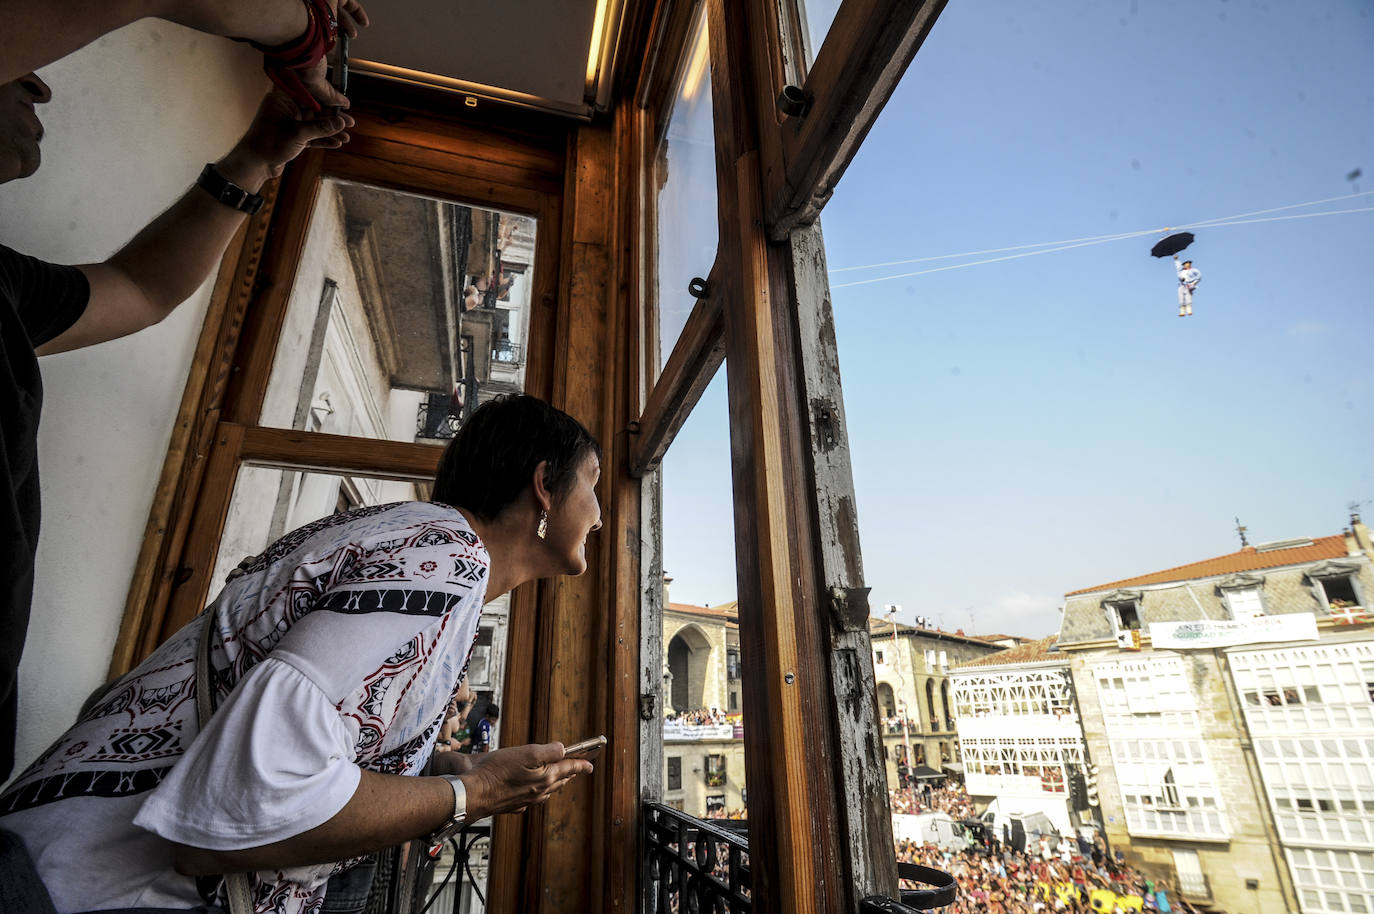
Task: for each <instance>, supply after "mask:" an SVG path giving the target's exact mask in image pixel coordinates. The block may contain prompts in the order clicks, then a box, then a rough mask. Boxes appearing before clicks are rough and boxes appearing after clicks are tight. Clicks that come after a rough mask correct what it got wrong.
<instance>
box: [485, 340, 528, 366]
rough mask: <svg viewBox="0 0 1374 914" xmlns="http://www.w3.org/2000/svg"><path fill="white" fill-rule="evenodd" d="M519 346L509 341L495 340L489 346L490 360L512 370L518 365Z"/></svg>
mask: <svg viewBox="0 0 1374 914" xmlns="http://www.w3.org/2000/svg"><path fill="white" fill-rule="evenodd" d="M520 355H521V352H520V344H519V343H512V342H511V341H510V340H496V341H495V342H493V343H492V344H491V360H492V361H493V362H498V363H500V364H502V365H509V366H511V367H512V368H513V367H516V366H518V365H519V364H520Z"/></svg>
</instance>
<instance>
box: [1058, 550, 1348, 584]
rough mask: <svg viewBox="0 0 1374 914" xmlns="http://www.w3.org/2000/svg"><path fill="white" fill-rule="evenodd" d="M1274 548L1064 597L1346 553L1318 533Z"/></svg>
mask: <svg viewBox="0 0 1374 914" xmlns="http://www.w3.org/2000/svg"><path fill="white" fill-rule="evenodd" d="M1275 547H1276V548H1269V547H1265V546H1261V547H1258V548H1257V547H1255V546H1246V547H1245V548H1244V549H1242V550H1240V551H1239V552H1230V553H1227V554H1226V555H1219V556H1217V557H1216V558H1210V559H1203V560H1202V561H1200V562H1191V563H1189V564H1187V565H1179V566H1177V567H1174V568H1166V569H1164V570H1163V571H1155V572H1151V573H1150V574H1142V575H1139V576H1137V577H1134V578H1123V579H1122V580H1120V581H1112V582H1110V583H1107V584H1099V585H1097V586H1096V587H1085V588H1083V589H1082V590H1071V591H1069V592H1068V593H1067V594H1065V596H1070V597H1072V596H1077V595H1078V594H1084V593H1093V592H1094V591H1099V590H1115V589H1116V588H1118V587H1134V586H1137V585H1141V584H1164V583H1167V582H1169V581H1189V580H1193V579H1195V578H1212V577H1217V576H1218V575H1223V574H1235V573H1236V572H1239V571H1255V570H1257V569H1260V568H1278V567H1281V566H1283V565H1301V564H1304V563H1306V562H1320V561H1321V560H1323V559H1336V558H1343V557H1345V556H1346V555H1347V550H1346V545H1345V537H1344V536H1322V537H1318V538H1317V539H1314V540H1296V541H1294V544H1293V545H1286V544H1275Z"/></svg>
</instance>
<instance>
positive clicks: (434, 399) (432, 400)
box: [415, 393, 463, 441]
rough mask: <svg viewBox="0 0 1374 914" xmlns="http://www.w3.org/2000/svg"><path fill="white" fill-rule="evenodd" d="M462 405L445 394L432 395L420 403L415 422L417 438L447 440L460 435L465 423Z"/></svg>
mask: <svg viewBox="0 0 1374 914" xmlns="http://www.w3.org/2000/svg"><path fill="white" fill-rule="evenodd" d="M462 409H463V407H462V405H461V404H458V403H455V402H454V401H453V398H452V397H450V396H449V395H448V394H444V393H430V394H428V395H426V397H425V399H423V400H421V401H420V409H419V415H418V416H417V417H416V421H415V437H416V438H428V439H431V440H440V441H443V440H447V439H449V438H452V437H453V436H454V435H456V434H458V428H459V426H460V425H462V423H463V419H462Z"/></svg>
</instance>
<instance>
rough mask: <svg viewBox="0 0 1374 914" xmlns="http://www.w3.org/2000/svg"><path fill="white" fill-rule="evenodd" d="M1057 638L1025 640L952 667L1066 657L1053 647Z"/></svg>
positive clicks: (995, 664)
mask: <svg viewBox="0 0 1374 914" xmlns="http://www.w3.org/2000/svg"><path fill="white" fill-rule="evenodd" d="M1058 640H1059V636H1058V635H1049V636H1047V637H1044V638H1041V639H1039V640H1038V641H1027V642H1026V643H1025V644H1018V645H1016V647H1009V648H1007V649H1006V650H1002V651H998V652H997V653H995V654H988V655H987V656H986V657H979V658H978V659H976V660H968V661H965V662H964V663H961V664H959V665H958V666H956V667H954V669H956V670H966V669H968V668H969V667H978V666H1001V665H1002V664H1004V663H1035V662H1037V661H1040V660H1054V659H1057V657H1056V655H1059V656H1065V657H1066V656H1067V655H1065V654H1061V652H1060V651H1059V650H1057V649H1056V647H1055V642H1056V641H1058Z"/></svg>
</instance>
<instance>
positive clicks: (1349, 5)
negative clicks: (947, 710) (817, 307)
mask: <svg viewBox="0 0 1374 914" xmlns="http://www.w3.org/2000/svg"><path fill="white" fill-rule="evenodd" d="M1355 168H1362V169H1363V170H1364V172H1365V175H1364V176H1363V177H1362V178H1360V179H1358V180H1357V181H1356V182H1355V183H1354V184H1352V182H1350V181H1348V180H1347V178H1346V176H1347V174H1348V173H1349V172H1351V171H1352V170H1353V169H1355ZM1356 185H1358V189H1359V190H1361V191H1368V190H1374V4H1370V3H1367V2H1358V0H1346V2H1313V3H1304V4H1296V3H1258V2H1242V0H1231V2H1222V0H1196V2H1188V3H1184V2H1154V3H1126V2H1121V3H1106V2H1102V3H1087V2H1034V0H1026V2H1017V3H1011V2H988V0H952V2H951V3H950V4H949V6H948V7H947V8H946V10H945V12H944V13H943V14H942V15H941V17H940V20H939V21H938V22H937V23H936V25H935V27H934V29H933V31H932V33H931V35H930V37H929V38H928V39H927V41H926V43H925V45H924V47H923V48H922V49H921V51H920V53H919V54H918V55H917V57H916V60H915V62H914V63H913V64H912V66H911V68H910V69H909V70H908V71H907V74H906V76H905V78H904V80H903V82H902V85H901V86H900V87H899V89H898V91H897V92H896V94H895V95H894V97H893V98H892V100H891V101H890V102H889V104H888V106H887V108H886V110H885V111H884V113H883V115H882V117H881V118H880V120H879V122H878V124H877V125H876V126H875V127H874V129H873V131H872V132H871V133H870V134H869V136H868V139H867V141H866V142H865V144H864V147H863V149H862V150H861V152H860V153H859V155H858V157H857V158H856V159H855V161H854V163H853V164H852V165H851V166H850V169H849V171H848V173H847V174H846V176H845V178H844V180H843V181H842V182H841V184H840V185H839V188H838V190H837V192H836V194H835V196H834V198H833V200H832V201H831V202H830V204H829V206H828V207H827V208H826V210H825V212H824V214H823V216H822V223H823V226H824V230H825V238H826V247H827V251H828V256H829V261H830V266H831V268H832V269H835V268H843V267H850V266H857V265H863V264H871V263H877V262H882V261H892V260H903V259H908V258H917V257H929V256H935V255H943V254H949V253H954V252H960V251H974V250H983V249H989V248H999V247H1005V246H1011V245H1018V244H1029V243H1036V242H1048V241H1054V240H1058V239H1070V238H1080V237H1088V236H1098V235H1105V234H1109V233H1118V232H1131V231H1142V230H1146V229H1152V228H1160V227H1163V226H1177V225H1181V224H1185V223H1189V222H1194V221H1199V220H1205V219H1214V218H1218V217H1224V216H1230V215H1234V214H1240V213H1247V212H1253V211H1257V210H1262V209H1269V208H1271V207H1280V206H1286V205H1288V204H1294V203H1300V202H1303V201H1308V200H1317V199H1322V198H1328V197H1336V196H1339V195H1343V194H1349V193H1352V192H1353V191H1354V190H1355V189H1356ZM1361 206H1374V196H1364V197H1358V198H1355V199H1353V200H1348V201H1340V202H1337V203H1331V204H1327V205H1325V206H1323V207H1314V208H1313V209H1312V210H1290V211H1285V212H1284V213H1278V214H1275V215H1287V214H1290V213H1300V212H1307V211H1314V210H1316V211H1319V210H1323V209H1325V210H1330V209H1337V208H1351V207H1361ZM1195 232H1196V234H1197V236H1198V240H1197V242H1196V243H1195V244H1194V245H1193V247H1192V248H1190V250H1189V253H1190V254H1192V255H1194V259H1195V260H1196V262H1197V266H1198V267H1199V268H1200V269H1201V271H1202V274H1203V280H1202V283H1201V285H1200V287H1199V289H1198V292H1197V297H1196V302H1195V314H1194V315H1193V316H1192V317H1191V318H1186V319H1180V318H1179V317H1177V316H1176V314H1177V306H1176V298H1175V280H1174V275H1173V270H1172V264H1171V262H1170V261H1168V260H1167V259H1166V260H1162V261H1161V260H1155V259H1154V258H1152V257H1150V256H1149V254H1148V251H1149V247H1150V245H1151V244H1152V243H1153V241H1154V240H1155V237H1158V236H1155V237H1145V238H1141V239H1134V240H1125V241H1116V242H1111V243H1107V244H1101V245H1096V246H1090V247H1085V248H1081V249H1078V250H1073V251H1065V252H1061V253H1049V254H1045V255H1042V256H1034V257H1027V258H1024V259H1019V260H1013V261H1010V262H1006V263H994V264H987V265H982V266H973V267H969V268H966V269H954V270H949V271H945V272H939V273H932V274H928V275H922V276H916V277H912V278H908V279H898V280H893V281H888V282H879V283H873V284H869V285H861V286H851V287H846V288H835V289H834V293H833V294H834V301H835V315H836V323H837V332H838V335H839V345H840V359H841V370H842V372H843V379H844V390H845V404H846V408H847V410H848V417H849V429H848V431H849V438H850V445H851V447H852V451H853V460H854V475H855V488H856V491H857V496H858V507H859V523H860V533H861V537H862V541H863V552H864V565H865V572H866V577H867V583H868V584H869V585H870V586H872V588H873V594H872V602H873V605H874V607H875V609H876V608H880V607H881V606H882V605H883V604H887V603H897V604H901V605H902V606H903V614H902V617H903V618H906V619H910V618H912V617H914V616H915V615H917V614H924V615H928V616H933V617H935V618H937V619H940V620H943V623H944V627H946V628H948V629H954V628H957V627H962V628H965V629H966V630H967V629H970V628H971V629H972V630H973V631H976V632H978V633H987V632H991V631H994V630H996V631H1007V632H1012V633H1016V634H1024V635H1031V636H1038V635H1042V634H1047V633H1050V632H1053V631H1055V630H1056V629H1057V626H1058V613H1057V607H1058V606H1059V603H1060V600H1061V598H1062V595H1063V594H1064V593H1065V592H1066V591H1069V590H1074V589H1077V588H1080V587H1087V586H1091V585H1095V584H1100V583H1104V582H1107V581H1110V580H1114V579H1117V578H1121V577H1127V576H1131V575H1134V574H1140V573H1144V572H1148V571H1153V570H1157V569H1160V568H1166V567H1170V566H1173V565H1177V564H1181V563H1185V562H1190V561H1195V560H1198V559H1201V558H1206V557H1208V556H1212V555H1217V554H1221V553H1224V552H1229V551H1232V550H1234V549H1236V548H1238V547H1239V542H1238V540H1237V538H1236V535H1235V532H1234V530H1233V529H1232V528H1233V526H1234V521H1233V520H1232V518H1233V517H1234V516H1236V515H1239V516H1240V519H1241V522H1242V523H1244V524H1246V525H1248V527H1249V529H1250V537H1251V542H1252V543H1253V542H1263V541H1266V540H1275V539H1285V538H1290V537H1296V536H1322V535H1330V534H1333V533H1337V532H1339V531H1340V529H1341V527H1342V526H1343V525H1344V523H1345V522H1346V518H1347V514H1346V511H1345V505H1346V503H1347V502H1350V501H1363V502H1365V503H1366V509H1365V510H1366V513H1367V514H1374V471H1371V468H1370V467H1371V461H1370V453H1371V445H1374V426H1371V421H1370V420H1371V416H1374V408H1372V407H1374V366H1372V365H1371V359H1370V355H1371V341H1374V212H1366V213H1357V214H1350V215H1336V216H1329V217H1324V218H1311V219H1298V220H1290V221H1281V222H1267V223H1257V224H1249V225H1235V226H1225V227H1217V228H1211V229H1205V228H1203V229H1196V230H1195ZM966 259H967V258H966ZM972 259H981V258H972ZM955 262H958V261H936V262H931V263H927V264H915V265H911V266H907V267H891V268H886V269H877V270H869V271H856V272H842V273H836V274H834V275H832V283H834V284H837V285H838V284H839V283H842V282H849V281H853V280H856V279H865V278H872V277H876V276H883V275H889V274H893V273H899V272H909V271H914V270H920V269H923V268H929V267H932V266H941V265H946V264H949V263H955ZM723 381H724V375H723V373H722V375H721V376H720V377H718V378H717V380H716V382H715V383H714V384H713V385H712V388H711V389H710V390H709V391H708V393H707V395H706V397H705V398H704V399H703V401H702V404H701V405H700V407H699V408H698V410H697V412H696V413H694V414H693V417H692V419H691V420H690V421H689V423H688V425H687V426H686V428H685V429H684V430H683V432H682V434H681V435H680V437H679V439H678V441H677V442H675V444H674V446H673V448H672V449H671V450H670V452H669V454H668V457H667V459H666V460H665V464H664V467H665V469H664V473H665V499H664V501H665V505H664V518H665V520H664V523H665V566H666V568H667V569H668V570H669V572H670V573H671V574H672V575H673V576H674V578H675V581H674V584H673V590H672V598H673V599H674V600H675V601H685V602H695V603H711V604H716V603H721V602H724V601H726V600H729V599H732V598H733V597H734V594H735V583H734V560H733V540H732V534H731V526H730V525H731V517H730V482H729V444H728V438H727V429H726V406H725V399H724V383H723Z"/></svg>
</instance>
